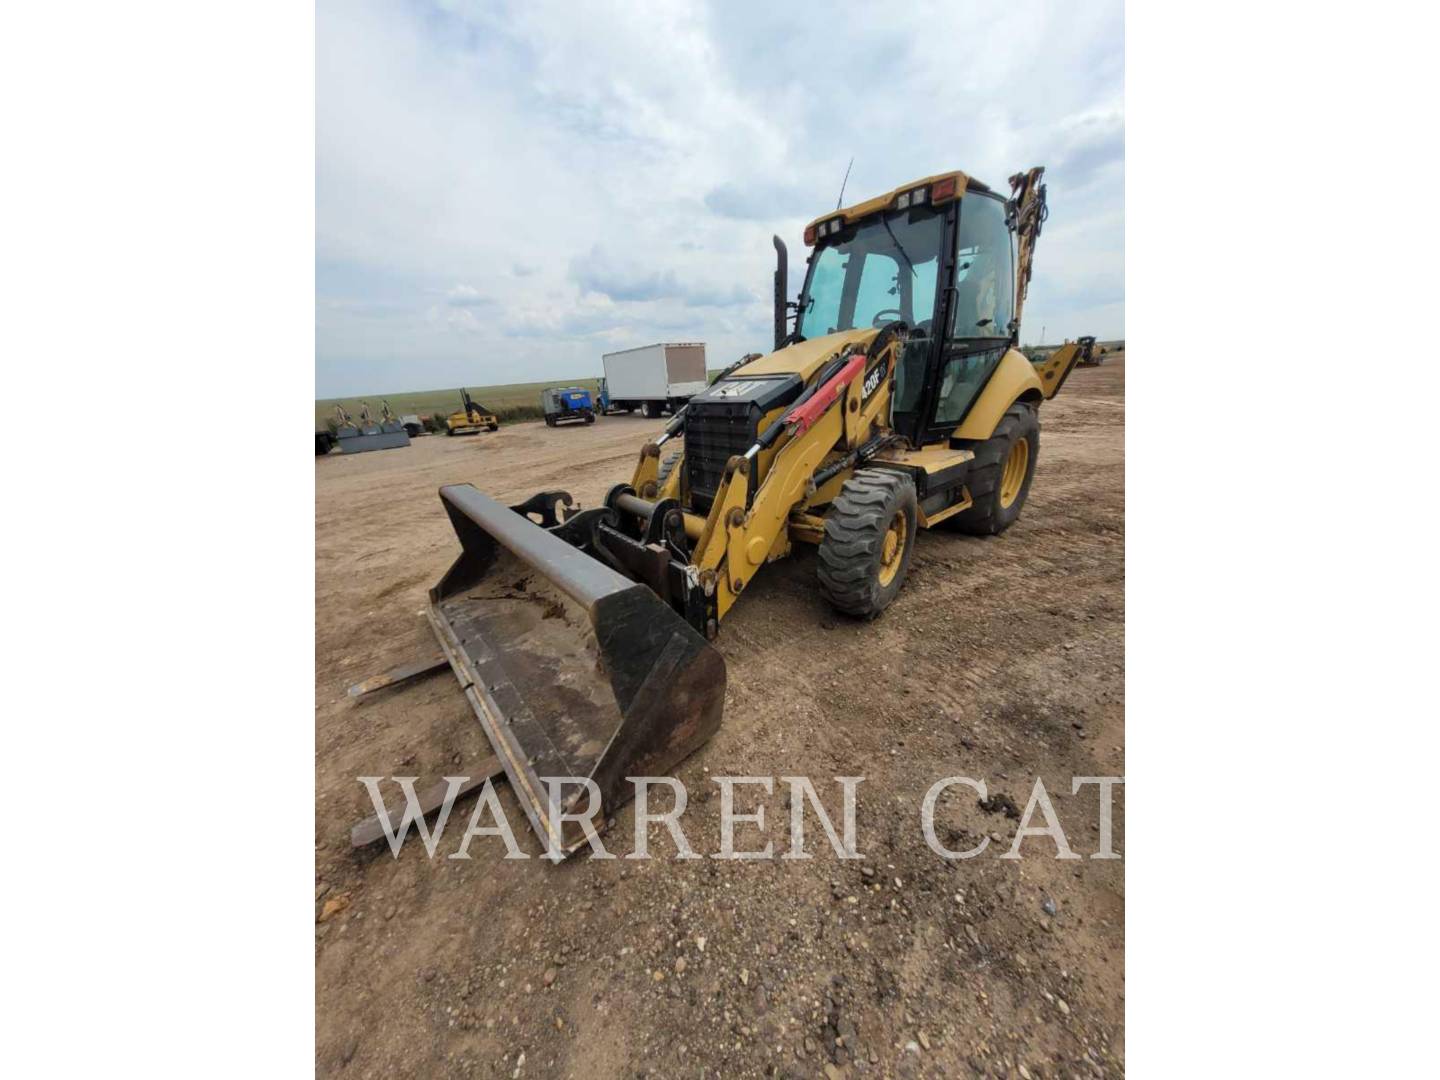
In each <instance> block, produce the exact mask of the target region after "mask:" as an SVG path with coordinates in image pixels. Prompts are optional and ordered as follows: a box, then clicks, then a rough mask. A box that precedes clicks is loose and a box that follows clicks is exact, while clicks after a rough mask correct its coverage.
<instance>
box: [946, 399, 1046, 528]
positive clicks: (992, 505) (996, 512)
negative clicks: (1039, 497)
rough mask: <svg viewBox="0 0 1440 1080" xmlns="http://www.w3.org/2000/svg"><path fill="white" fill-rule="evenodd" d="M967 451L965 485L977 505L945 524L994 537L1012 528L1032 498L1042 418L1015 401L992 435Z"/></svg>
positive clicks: (1038, 455) (1028, 407)
mask: <svg viewBox="0 0 1440 1080" xmlns="http://www.w3.org/2000/svg"><path fill="white" fill-rule="evenodd" d="M971 449H972V450H974V451H975V460H974V461H973V462H972V463H971V465H970V475H969V477H968V478H967V480H966V486H967V487H969V489H970V497H971V498H972V499H974V500H975V505H974V506H972V507H971V508H970V509H969V510H963V511H961V512H960V513H958V514H956V515H955V516H954V517H953V518H951V519H950V520H949V521H947V522H945V524H946V525H948V526H950V528H952V529H953V530H954V531H955V532H961V533H966V534H968V535H970V536H998V535H999V534H1000V533H1002V532H1004V531H1005V530H1006V529H1008V528H1009V527H1010V526H1011V525H1013V524H1015V522H1016V520H1017V519H1018V518H1019V517H1020V511H1021V509H1023V508H1024V506H1025V498H1026V496H1028V495H1029V494H1030V481H1031V480H1032V479H1033V478H1034V476H1035V462H1036V461H1037V460H1038V459H1039V457H1040V417H1039V416H1038V415H1037V414H1036V412H1035V410H1034V409H1033V408H1032V407H1031V406H1029V405H1024V404H1020V403H1018V402H1017V403H1016V404H1014V405H1012V406H1010V408H1009V409H1008V410H1006V413H1005V415H1004V417H1003V418H1002V419H1001V420H1000V423H999V425H998V426H996V428H995V434H994V435H992V436H991V437H990V438H988V439H986V440H985V441H984V442H981V443H975V444H974V445H973V446H971Z"/></svg>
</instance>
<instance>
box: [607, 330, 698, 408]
mask: <svg viewBox="0 0 1440 1080" xmlns="http://www.w3.org/2000/svg"><path fill="white" fill-rule="evenodd" d="M601 362H602V363H603V364H604V365H605V378H604V380H603V381H602V383H601V393H602V395H603V407H604V409H605V411H606V412H633V411H634V410H636V409H639V410H640V411H641V412H643V413H644V414H645V415H646V416H650V417H655V416H659V415H660V413H661V412H662V411H666V410H668V411H670V412H675V411H677V410H679V409H680V408H681V407H683V406H684V404H685V403H686V402H687V401H689V400H690V399H691V398H692V397H694V396H695V395H696V394H698V393H700V391H702V390H704V389H705V343H704V342H703V341H682V342H664V343H661V344H659V345H644V346H641V347H640V348H638V349H622V350H621V351H620V352H612V353H606V354H605V355H604V356H603V357H601Z"/></svg>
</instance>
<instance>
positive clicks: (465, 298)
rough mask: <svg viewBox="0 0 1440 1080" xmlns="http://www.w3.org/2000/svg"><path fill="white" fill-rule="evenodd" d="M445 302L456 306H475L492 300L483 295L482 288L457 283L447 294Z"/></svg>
mask: <svg viewBox="0 0 1440 1080" xmlns="http://www.w3.org/2000/svg"><path fill="white" fill-rule="evenodd" d="M445 303H447V304H449V305H450V306H451V307H456V308H473V307H480V306H481V305H482V304H488V303H490V301H489V300H487V299H486V298H485V297H483V296H481V295H480V290H479V289H477V288H475V286H473V285H456V286H455V287H454V288H453V289H451V290H450V291H449V292H448V293H446V294H445Z"/></svg>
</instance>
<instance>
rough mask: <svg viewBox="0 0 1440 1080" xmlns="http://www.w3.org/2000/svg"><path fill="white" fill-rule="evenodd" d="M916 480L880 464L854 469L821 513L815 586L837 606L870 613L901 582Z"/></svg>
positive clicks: (911, 540) (910, 542)
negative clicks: (821, 533) (822, 534)
mask: <svg viewBox="0 0 1440 1080" xmlns="http://www.w3.org/2000/svg"><path fill="white" fill-rule="evenodd" d="M915 517H916V500H915V485H914V483H913V482H912V481H911V480H910V478H909V477H908V476H905V475H903V474H902V473H898V472H888V471H885V470H883V469H866V470H863V471H861V472H857V473H855V474H854V475H853V476H851V477H850V479H849V480H847V481H845V486H844V487H843V488H841V489H840V496H839V498H837V499H836V500H835V501H834V502H833V503H832V504H831V505H830V512H829V513H828V514H826V515H825V539H823V540H822V541H821V542H820V552H819V566H818V567H817V570H818V573H819V577H820V591H821V592H823V593H824V594H825V599H827V600H829V601H830V603H831V604H832V605H834V606H835V607H836V608H837V609H838V610H840V611H843V612H844V613H845V614H847V615H854V616H857V617H858V618H862V619H873V618H874V617H875V616H877V615H879V614H880V612H882V611H884V610H885V609H886V608H887V607H889V605H890V602H891V601H892V600H894V599H895V597H896V595H897V594H898V593H899V592H900V587H901V586H902V585H904V584H905V574H906V572H907V571H908V570H909V568H910V555H911V552H912V551H914V549H915V532H916V521H915Z"/></svg>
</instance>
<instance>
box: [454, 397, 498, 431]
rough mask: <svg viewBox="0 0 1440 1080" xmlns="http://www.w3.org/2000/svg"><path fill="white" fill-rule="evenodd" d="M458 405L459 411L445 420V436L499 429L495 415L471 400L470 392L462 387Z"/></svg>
mask: <svg viewBox="0 0 1440 1080" xmlns="http://www.w3.org/2000/svg"><path fill="white" fill-rule="evenodd" d="M460 405H461V408H460V409H459V411H457V412H453V413H451V414H450V415H449V416H448V417H446V418H445V434H447V435H474V434H475V433H476V432H477V431H480V430H481V429H482V428H483V429H484V430H486V431H496V430H498V429H499V427H500V421H499V420H498V419H497V418H496V416H495V414H494V413H492V412H491V411H490V410H489V409H486V408H484V407H483V406H482V405H481V404H480V403H479V402H478V401H476V400H475V399H474V398H472V397H471V396H470V391H469V390H466V389H465V388H464V387H461V388H460Z"/></svg>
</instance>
